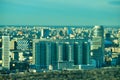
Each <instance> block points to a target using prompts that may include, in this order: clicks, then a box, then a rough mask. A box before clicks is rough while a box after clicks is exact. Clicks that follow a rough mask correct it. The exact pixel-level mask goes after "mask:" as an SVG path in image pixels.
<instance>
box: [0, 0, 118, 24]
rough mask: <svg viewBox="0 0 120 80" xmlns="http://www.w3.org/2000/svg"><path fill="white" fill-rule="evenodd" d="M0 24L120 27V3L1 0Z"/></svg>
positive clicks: (63, 0)
mask: <svg viewBox="0 0 120 80" xmlns="http://www.w3.org/2000/svg"><path fill="white" fill-rule="evenodd" d="M0 25H120V0H0Z"/></svg>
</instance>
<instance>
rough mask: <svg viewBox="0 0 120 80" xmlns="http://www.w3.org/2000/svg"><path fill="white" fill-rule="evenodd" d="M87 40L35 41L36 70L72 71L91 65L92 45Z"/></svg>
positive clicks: (34, 61) (34, 60)
mask: <svg viewBox="0 0 120 80" xmlns="http://www.w3.org/2000/svg"><path fill="white" fill-rule="evenodd" d="M85 41H86V40H75V39H71V40H70V39H64V40H47V39H41V40H37V39H34V40H33V64H34V65H35V66H36V69H38V70H39V69H42V68H44V69H49V66H50V65H51V66H52V67H53V69H67V68H68V69H71V68H73V65H82V64H84V65H87V64H90V44H89V42H85Z"/></svg>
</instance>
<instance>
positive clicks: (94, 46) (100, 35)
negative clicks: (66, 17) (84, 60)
mask: <svg viewBox="0 0 120 80" xmlns="http://www.w3.org/2000/svg"><path fill="white" fill-rule="evenodd" d="M91 53H92V56H91V57H92V59H94V60H95V61H96V67H101V66H102V65H103V64H104V28H103V26H95V27H94V28H93V34H92V43H91Z"/></svg>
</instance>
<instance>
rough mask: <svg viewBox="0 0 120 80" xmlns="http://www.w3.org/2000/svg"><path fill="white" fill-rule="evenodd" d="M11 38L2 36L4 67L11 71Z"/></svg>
mask: <svg viewBox="0 0 120 80" xmlns="http://www.w3.org/2000/svg"><path fill="white" fill-rule="evenodd" d="M9 44H10V38H9V36H2V66H3V67H4V68H6V69H10V54H9V53H10V46H9Z"/></svg>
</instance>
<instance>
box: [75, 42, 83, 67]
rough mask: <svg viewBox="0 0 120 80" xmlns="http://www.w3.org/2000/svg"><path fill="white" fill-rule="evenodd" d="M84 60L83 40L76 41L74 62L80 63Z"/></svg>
mask: <svg viewBox="0 0 120 80" xmlns="http://www.w3.org/2000/svg"><path fill="white" fill-rule="evenodd" d="M82 62H83V46H82V42H75V46H74V64H75V65H80V64H82Z"/></svg>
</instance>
